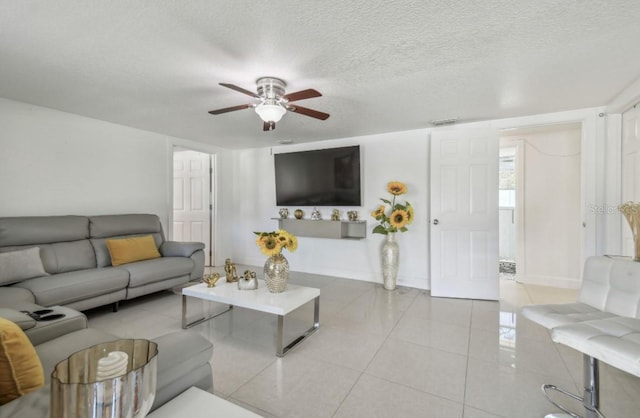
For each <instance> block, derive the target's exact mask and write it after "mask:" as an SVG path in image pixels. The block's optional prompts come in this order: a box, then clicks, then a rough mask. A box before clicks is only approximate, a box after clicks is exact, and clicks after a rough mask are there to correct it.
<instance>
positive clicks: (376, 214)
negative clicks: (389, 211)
mask: <svg viewBox="0 0 640 418" xmlns="http://www.w3.org/2000/svg"><path fill="white" fill-rule="evenodd" d="M384 209H385V207H384V205H380V206H378V209H376V210H374V211H372V212H371V216H372V217H374V218H376V219H378V218H380V217H381V216H382V215H384Z"/></svg>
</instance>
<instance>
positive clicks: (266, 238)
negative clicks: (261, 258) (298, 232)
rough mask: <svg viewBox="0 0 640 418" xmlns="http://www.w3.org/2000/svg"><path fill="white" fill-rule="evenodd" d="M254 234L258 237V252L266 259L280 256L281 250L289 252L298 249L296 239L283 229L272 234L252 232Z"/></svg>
mask: <svg viewBox="0 0 640 418" xmlns="http://www.w3.org/2000/svg"><path fill="white" fill-rule="evenodd" d="M254 234H256V235H257V236H258V238H257V239H256V244H257V245H258V247H259V248H260V251H261V252H262V254H264V255H266V256H268V257H272V256H274V255H278V254H281V253H282V249H283V248H286V249H288V250H289V251H291V252H293V251H295V250H296V249H297V248H298V239H297V238H296V237H295V236H294V235H293V234H291V233H289V232H287V231H285V230H284V229H280V230H278V231H273V232H254Z"/></svg>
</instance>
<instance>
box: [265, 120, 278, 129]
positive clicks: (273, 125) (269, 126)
mask: <svg viewBox="0 0 640 418" xmlns="http://www.w3.org/2000/svg"><path fill="white" fill-rule="evenodd" d="M274 129H276V123H275V122H273V121H271V122H263V123H262V130H263V131H273V130H274Z"/></svg>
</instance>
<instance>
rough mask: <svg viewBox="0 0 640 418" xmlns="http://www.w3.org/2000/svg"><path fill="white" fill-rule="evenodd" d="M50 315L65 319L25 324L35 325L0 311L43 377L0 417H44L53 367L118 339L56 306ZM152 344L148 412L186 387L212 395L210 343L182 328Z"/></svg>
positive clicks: (22, 316) (0, 407)
mask: <svg viewBox="0 0 640 418" xmlns="http://www.w3.org/2000/svg"><path fill="white" fill-rule="evenodd" d="M0 301H2V297H1V295H0ZM2 302H4V301H2ZM55 312H57V313H65V314H66V315H67V316H66V317H65V318H64V319H62V320H57V321H51V322H39V323H37V324H32V323H30V320H31V321H33V322H35V321H34V320H32V319H31V318H29V317H28V316H27V315H26V314H23V313H21V312H19V311H16V310H12V309H7V308H0V316H1V317H4V318H6V319H9V320H12V321H13V322H15V323H17V324H18V325H19V326H20V327H21V328H23V329H24V332H25V334H26V335H27V337H29V339H30V340H31V342H32V344H33V345H34V347H35V349H36V352H37V354H38V357H39V359H40V362H41V363H42V368H43V370H44V376H45V384H44V386H43V387H41V388H39V389H37V390H35V391H33V392H30V393H27V394H26V395H23V396H21V397H19V398H17V399H14V400H12V401H10V402H8V403H6V404H4V405H0V418H25V417H29V418H49V416H50V396H51V388H50V382H51V373H52V371H53V369H54V367H55V365H56V364H58V362H60V361H62V360H64V359H65V358H67V357H69V356H70V355H71V354H73V353H75V352H77V351H80V350H82V349H85V348H88V347H91V346H93V345H96V344H100V343H103V342H108V341H114V340H117V339H118V337H116V336H114V335H111V334H108V333H106V332H103V331H100V330H97V329H93V328H87V325H88V324H87V318H86V316H85V315H84V314H82V313H80V312H77V311H73V310H72V309H70V308H62V309H61V308H59V307H57V308H56V309H55ZM153 341H155V342H156V343H157V344H158V369H157V370H158V375H157V384H156V385H157V386H156V397H155V400H154V403H153V406H152V410H153V409H156V408H158V407H160V406H162V405H163V404H164V403H166V402H168V401H169V400H171V399H172V398H174V397H176V396H177V395H179V394H180V393H182V392H184V391H185V390H187V389H188V388H190V387H191V386H195V387H198V388H200V389H203V390H206V391H208V392H211V393H213V377H212V373H211V364H210V361H211V357H212V355H213V345H212V344H211V342H210V341H208V340H207V339H205V338H204V337H202V336H201V335H200V334H198V333H195V332H190V331H183V330H181V331H177V332H172V333H169V334H166V335H163V336H160V337H157V338H154V339H153Z"/></svg>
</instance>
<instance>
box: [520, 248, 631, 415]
mask: <svg viewBox="0 0 640 418" xmlns="http://www.w3.org/2000/svg"><path fill="white" fill-rule="evenodd" d="M522 313H523V314H524V316H525V317H527V318H529V319H530V320H532V321H534V322H536V323H538V324H540V325H542V326H543V327H545V328H547V329H548V330H550V332H551V339H552V340H553V341H554V342H556V343H560V344H563V345H566V346H568V347H571V348H573V349H575V350H577V351H580V352H582V353H583V386H584V391H583V394H582V396H579V395H574V394H571V393H569V392H568V391H566V390H564V389H561V388H558V387H556V386H554V385H551V384H548V385H543V387H542V389H543V391H544V392H545V395H547V392H548V391H549V390H554V391H558V392H560V393H562V394H564V395H567V396H570V397H572V398H574V399H577V400H580V401H581V402H582V404H583V407H584V417H585V418H602V417H604V415H603V414H602V412H600V410H599V402H600V400H599V396H600V394H599V371H598V362H599V361H604V362H605V363H607V364H610V365H611V366H613V367H616V368H618V369H620V370H623V371H625V372H627V373H630V374H632V375H635V376H638V377H640V319H639V318H640V263H638V262H634V261H631V259H626V258H621V257H607V256H602V257H590V258H588V259H587V261H586V263H585V268H584V273H583V279H582V286H581V289H580V293H579V296H578V301H577V302H575V303H569V304H557V305H530V306H525V307H523V309H522ZM547 398H549V400H550V401H551V402H552V403H553V404H554V405H555V406H556V407H558V408H560V409H561V410H563V411H564V413H558V414H550V415H547V418H559V417H580V416H581V415H578V414H576V413H575V412H572V411H569V410H568V409H567V408H565V407H564V406H562V405H561V404H559V403H557V402H555V401H552V400H551V399H550V397H549V396H548V395H547Z"/></svg>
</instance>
